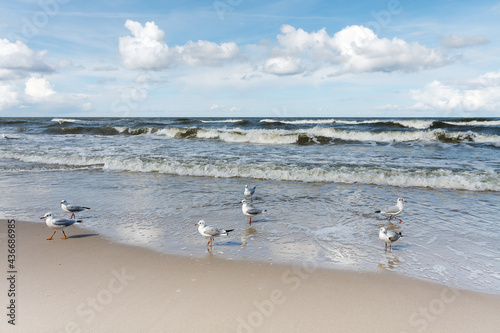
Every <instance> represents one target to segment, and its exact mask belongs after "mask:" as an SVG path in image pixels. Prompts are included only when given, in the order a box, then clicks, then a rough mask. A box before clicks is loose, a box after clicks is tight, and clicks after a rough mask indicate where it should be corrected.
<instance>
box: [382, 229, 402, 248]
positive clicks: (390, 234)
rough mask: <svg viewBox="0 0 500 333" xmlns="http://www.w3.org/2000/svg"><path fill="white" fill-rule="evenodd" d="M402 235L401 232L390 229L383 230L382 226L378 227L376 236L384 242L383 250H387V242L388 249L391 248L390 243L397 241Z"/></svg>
mask: <svg viewBox="0 0 500 333" xmlns="http://www.w3.org/2000/svg"><path fill="white" fill-rule="evenodd" d="M401 237H403V235H402V233H400V232H394V231H392V230H385V228H384V227H382V228H380V231H379V233H378V238H380V240H381V241H382V242H384V243H385V250H386V251H387V244H389V249H390V250H392V243H394V242H395V241H397V240H398V239H399V238H401Z"/></svg>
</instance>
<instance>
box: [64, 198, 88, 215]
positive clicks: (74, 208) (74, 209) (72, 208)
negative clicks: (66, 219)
mask: <svg viewBox="0 0 500 333" xmlns="http://www.w3.org/2000/svg"><path fill="white" fill-rule="evenodd" d="M61 208H62V210H64V211H65V212H66V213H70V214H71V217H70V219H72V218H74V217H75V213H79V212H83V211H84V210H86V209H90V208H89V207H83V206H77V205H72V204H69V203H68V202H67V201H66V200H63V201H61Z"/></svg>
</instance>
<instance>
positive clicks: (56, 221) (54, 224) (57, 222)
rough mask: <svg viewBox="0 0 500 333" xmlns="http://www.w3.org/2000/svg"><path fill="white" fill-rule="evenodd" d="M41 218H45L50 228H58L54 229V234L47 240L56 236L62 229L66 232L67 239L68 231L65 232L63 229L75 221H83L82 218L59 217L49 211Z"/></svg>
mask: <svg viewBox="0 0 500 333" xmlns="http://www.w3.org/2000/svg"><path fill="white" fill-rule="evenodd" d="M40 219H45V223H46V224H47V226H48V227H49V228H52V229H56V230H54V233H53V234H52V236H50V238H47V240H52V237H54V235H55V234H56V231H57V230H61V231H62V233H63V234H64V238H63V239H66V233H65V232H64V230H63V229H64V228H67V227H69V226H72V225H73V224H75V223H80V222H82V221H81V220H69V219H63V218H57V217H55V216H54V215H53V214H52V213H47V214H45V215H44V216H42V217H40Z"/></svg>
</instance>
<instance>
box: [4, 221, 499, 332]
mask: <svg viewBox="0 0 500 333" xmlns="http://www.w3.org/2000/svg"><path fill="white" fill-rule="evenodd" d="M1 223H2V227H1V229H0V239H1V240H2V243H1V244H2V245H1V248H0V251H1V252H2V253H4V256H6V255H7V246H6V243H5V244H4V242H3V240H4V239H5V240H6V239H7V237H6V235H7V226H6V220H1ZM15 230H16V251H17V252H16V255H17V257H16V262H17V265H18V270H17V272H18V273H17V280H16V288H17V290H16V291H17V292H18V294H17V295H16V298H15V301H16V305H17V307H16V311H17V312H16V325H15V326H12V325H9V324H7V316H5V315H4V316H2V317H3V320H2V323H1V324H0V327H3V328H5V329H6V331H7V332H27V331H37V332H113V331H122V332H123V331H127V332H164V331H169V332H193V331H199V332H270V331H272V332H306V331H307V332H311V331H312V332H325V331H332V330H334V331H338V332H344V331H346V332H347V331H349V332H362V331H373V332H375V331H386V332H387V331H389V332H419V331H425V330H426V331H430V332H444V331H453V332H471V331H481V332H494V331H496V330H497V329H498V327H499V326H500V318H499V317H498V313H497V309H498V308H500V296H498V295H492V294H485V293H479V292H474V291H469V290H462V289H456V288H452V287H447V286H444V285H439V284H435V283H432V282H426V281H421V280H417V279H413V278H408V277H403V276H401V275H399V274H396V273H393V272H377V273H366V272H349V271H343V270H342V271H335V270H331V269H324V268H319V267H317V266H315V265H314V263H312V262H311V263H305V264H303V265H301V266H289V265H282V264H268V263H261V262H254V261H252V262H245V261H236V260H234V261H233V260H225V259H219V258H217V257H216V256H213V255H208V254H207V255H206V256H205V257H203V258H190V257H181V256H177V255H169V254H162V253H159V252H155V251H152V250H149V249H144V248H141V247H138V246H128V245H124V244H120V243H114V242H112V241H109V240H107V239H105V238H104V237H102V236H100V235H99V234H98V233H95V232H94V231H91V230H88V229H85V228H81V227H78V228H69V229H68V230H67V235H68V239H66V240H61V236H62V233H61V232H58V233H56V235H55V236H54V239H53V240H52V241H47V240H46V238H47V237H49V236H50V234H51V230H50V229H49V228H47V227H46V226H45V225H44V224H41V223H32V222H22V221H16V227H15ZM5 262H6V261H4V263H5ZM4 265H5V264H2V265H1V267H2V270H3V271H4V273H5V272H6V267H5V266H4ZM0 288H1V290H2V293H3V294H4V296H3V299H4V304H7V303H5V302H8V300H7V297H6V293H5V291H7V290H8V288H9V286H8V281H7V279H2V282H1V283H0ZM4 309H5V307H4ZM6 311H7V309H5V310H4V312H6ZM3 328H2V331H5V330H4V329H3Z"/></svg>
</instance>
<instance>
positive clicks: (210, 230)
mask: <svg viewBox="0 0 500 333" xmlns="http://www.w3.org/2000/svg"><path fill="white" fill-rule="evenodd" d="M203 233H204V234H206V235H209V236H213V237H215V236H219V235H220V234H223V233H225V230H223V229H219V228H216V227H212V226H210V225H207V226H206V227H205V228H203Z"/></svg>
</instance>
